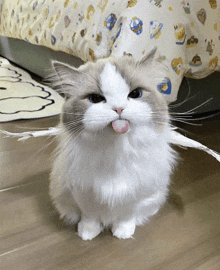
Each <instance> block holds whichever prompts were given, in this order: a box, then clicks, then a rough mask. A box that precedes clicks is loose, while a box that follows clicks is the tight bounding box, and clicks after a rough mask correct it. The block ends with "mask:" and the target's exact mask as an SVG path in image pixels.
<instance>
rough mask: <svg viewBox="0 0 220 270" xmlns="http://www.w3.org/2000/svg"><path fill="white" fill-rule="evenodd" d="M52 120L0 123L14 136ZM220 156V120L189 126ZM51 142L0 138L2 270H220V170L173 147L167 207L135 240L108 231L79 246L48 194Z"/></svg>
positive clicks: (54, 121)
mask: <svg viewBox="0 0 220 270" xmlns="http://www.w3.org/2000/svg"><path fill="white" fill-rule="evenodd" d="M57 121H58V118H57V117H52V118H45V119H38V120H32V121H16V122H13V123H8V124H1V125H0V129H6V130H9V131H13V132H22V131H27V130H30V129H33V128H45V127H47V126H48V127H49V126H54V125H56V124H57ZM190 132H191V133H192V135H191V137H192V138H195V139H197V140H199V141H200V142H202V143H204V144H206V145H208V146H209V147H211V148H212V149H214V150H216V151H219V152H220V121H219V120H218V119H216V120H215V121H207V122H205V123H204V124H203V126H202V127H200V126H198V127H195V128H194V127H192V128H190ZM54 146H55V143H54V141H53V140H52V139H51V138H31V139H29V140H27V141H25V142H17V141H16V139H11V138H3V136H0V186H1V187H0V269H3V270H9V269H10V270H30V269H40V270H42V269H51V270H56V269H70V270H74V269H83V270H88V269H91V270H92V269H93V270H94V269H96V270H107V269H116V270H118V269H123V270H124V269H126V270H134V269H135V270H136V269H138V270H139V269H140V270H141V269H143V270H146V269H150V270H172V269H174V270H194V269H196V270H219V269H220V164H219V163H218V162H217V161H216V160H215V159H214V158H212V157H211V156H209V155H208V154H206V153H203V152H201V151H198V150H185V149H178V151H179V153H180V157H181V161H180V164H179V166H178V168H177V169H176V171H175V173H174V175H173V182H172V186H171V190H172V193H171V196H170V199H169V202H168V203H167V204H166V205H165V206H164V208H163V209H162V210H161V211H160V212H159V214H158V215H157V216H155V217H154V218H152V220H151V222H150V223H148V224H146V225H145V226H143V227H138V228H137V230H136V233H135V235H134V239H129V240H118V239H116V238H114V237H113V236H112V235H111V234H110V233H109V232H105V233H102V234H101V235H100V236H98V237H97V238H95V239H94V240H92V241H82V240H81V239H80V238H79V237H78V236H77V234H76V230H75V228H71V227H67V226H65V225H63V224H62V222H61V221H59V218H58V216H57V214H56V212H55V210H54V208H53V206H52V204H51V201H50V198H49V196H48V174H49V171H50V164H51V160H50V154H51V152H52V150H53V149H54Z"/></svg>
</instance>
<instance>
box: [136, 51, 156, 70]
mask: <svg viewBox="0 0 220 270" xmlns="http://www.w3.org/2000/svg"><path fill="white" fill-rule="evenodd" d="M156 53H157V47H154V48H153V49H152V50H151V51H150V52H149V53H148V54H147V55H145V56H144V57H143V58H142V59H141V60H140V61H139V62H138V64H139V65H140V66H145V65H150V64H152V63H153V62H154V61H155V58H156Z"/></svg>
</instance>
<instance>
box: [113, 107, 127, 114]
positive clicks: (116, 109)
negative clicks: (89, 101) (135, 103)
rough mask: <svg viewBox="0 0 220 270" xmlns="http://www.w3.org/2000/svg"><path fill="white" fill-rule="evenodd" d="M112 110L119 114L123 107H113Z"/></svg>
mask: <svg viewBox="0 0 220 270" xmlns="http://www.w3.org/2000/svg"><path fill="white" fill-rule="evenodd" d="M112 110H113V111H115V112H116V113H117V114H119V115H121V114H122V111H123V110H124V108H113V109H112Z"/></svg>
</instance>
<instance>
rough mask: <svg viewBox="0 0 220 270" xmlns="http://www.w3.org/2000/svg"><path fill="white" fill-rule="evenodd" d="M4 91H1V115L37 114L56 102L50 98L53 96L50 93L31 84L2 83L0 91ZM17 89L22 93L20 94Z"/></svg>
mask: <svg viewBox="0 0 220 270" xmlns="http://www.w3.org/2000/svg"><path fill="white" fill-rule="evenodd" d="M2 89H4V91H1V98H0V114H17V113H20V112H36V111H41V110H43V109H44V108H45V107H46V106H49V105H52V104H54V100H53V99H49V98H48V97H50V96H51V94H50V92H48V91H46V90H45V89H44V88H43V87H41V86H36V85H34V84H33V83H31V82H13V83H12V82H11V81H1V82H0V90H2ZM17 89H22V91H19V92H18V91H17ZM27 95H28V96H27ZM12 104H13V106H12Z"/></svg>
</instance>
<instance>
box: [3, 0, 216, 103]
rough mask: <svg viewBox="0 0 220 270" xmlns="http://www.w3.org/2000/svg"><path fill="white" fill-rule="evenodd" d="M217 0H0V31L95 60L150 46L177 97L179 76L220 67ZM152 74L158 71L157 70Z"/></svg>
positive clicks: (168, 93) (165, 85)
mask: <svg viewBox="0 0 220 270" xmlns="http://www.w3.org/2000/svg"><path fill="white" fill-rule="evenodd" d="M219 26H220V3H219V1H218V0H187V1H185V0H184V1H183V0H169V1H165V0H117V1H116V0H87V1H83V0H77V1H76V0H0V34H1V35H4V36H7V37H13V38H18V39H22V40H26V41H27V42H30V43H33V44H38V45H43V46H46V47H50V48H52V49H54V50H61V51H64V52H67V53H69V54H72V55H75V56H77V57H79V58H81V59H82V60H83V61H85V62H87V61H94V60H96V59H100V58H106V57H110V56H116V57H121V56H123V55H125V54H128V55H132V56H133V57H135V59H137V60H139V59H141V58H142V57H143V56H144V55H145V54H147V53H148V52H149V51H150V50H151V49H152V48H153V47H155V46H157V48H158V58H157V60H158V61H159V62H161V64H163V65H164V66H165V68H164V70H165V71H166V74H165V76H164V78H163V79H161V82H159V83H157V85H156V87H157V89H158V91H160V92H161V93H162V94H164V97H165V99H166V100H167V102H168V103H169V102H172V101H175V100H176V98H177V93H178V90H179V86H180V84H181V81H182V78H183V76H188V77H191V78H203V77H205V76H207V75H209V74H210V73H212V72H214V71H219V69H220V66H219V58H220V32H219ZM155 76H156V74H155Z"/></svg>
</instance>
